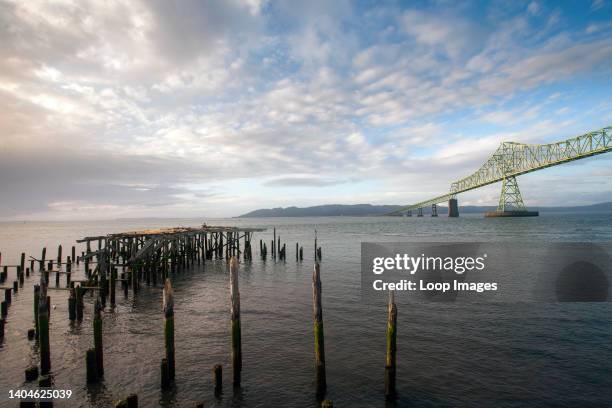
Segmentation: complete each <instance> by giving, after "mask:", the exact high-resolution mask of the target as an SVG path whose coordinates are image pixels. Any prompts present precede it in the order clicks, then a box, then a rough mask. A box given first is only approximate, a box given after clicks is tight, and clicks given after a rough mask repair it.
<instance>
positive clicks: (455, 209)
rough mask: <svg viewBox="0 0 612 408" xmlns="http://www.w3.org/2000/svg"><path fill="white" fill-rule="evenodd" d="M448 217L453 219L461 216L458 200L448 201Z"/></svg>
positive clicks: (451, 199)
mask: <svg viewBox="0 0 612 408" xmlns="http://www.w3.org/2000/svg"><path fill="white" fill-rule="evenodd" d="M448 216H449V217H453V218H455V217H458V216H459V204H458V203H457V199H456V198H450V199H449V200H448Z"/></svg>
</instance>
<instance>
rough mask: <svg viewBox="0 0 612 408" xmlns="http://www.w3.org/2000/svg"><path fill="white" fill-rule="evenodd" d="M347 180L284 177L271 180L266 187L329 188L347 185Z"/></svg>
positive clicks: (266, 183)
mask: <svg viewBox="0 0 612 408" xmlns="http://www.w3.org/2000/svg"><path fill="white" fill-rule="evenodd" d="M346 182H347V181H346V180H333V179H322V178H313V177H283V178H277V179H273V180H269V181H267V182H265V183H264V185H266V186H269V187H328V186H335V185H338V184H343V183H346Z"/></svg>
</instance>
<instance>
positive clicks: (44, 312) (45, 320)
mask: <svg viewBox="0 0 612 408" xmlns="http://www.w3.org/2000/svg"><path fill="white" fill-rule="evenodd" d="M48 299H49V298H48V297H47V285H46V284H45V283H44V282H41V285H40V296H39V301H38V349H39V351H40V372H41V374H48V373H49V371H51V348H50V345H49V303H48Z"/></svg>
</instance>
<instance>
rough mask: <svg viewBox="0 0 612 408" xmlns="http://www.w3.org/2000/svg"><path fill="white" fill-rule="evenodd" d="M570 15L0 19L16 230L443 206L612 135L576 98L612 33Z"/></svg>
mask: <svg viewBox="0 0 612 408" xmlns="http://www.w3.org/2000/svg"><path fill="white" fill-rule="evenodd" d="M535 4H537V5H538V7H536V6H535ZM584 12H585V13H590V10H588V5H587V6H585V11H584ZM569 13H570V11H569V10H564V9H563V7H562V6H560V7H559V8H558V11H551V10H549V9H547V7H545V4H540V3H530V4H529V5H525V4H521V5H520V7H519V6H516V7H509V8H504V9H503V10H502V9H500V8H496V7H495V5H494V4H492V5H490V6H488V9H487V10H476V7H475V6H474V5H469V4H467V5H458V6H452V7H451V6H450V5H449V6H448V7H444V8H443V9H442V8H439V7H436V6H435V5H432V6H428V7H423V8H414V7H410V8H401V7H399V6H394V5H384V6H380V5H377V6H366V5H363V4H358V3H352V2H348V1H338V2H333V3H330V2H324V1H314V2H301V3H296V2H285V1H280V2H267V1H257V0H245V1H239V0H231V1H211V2H204V3H202V2H198V1H195V0H193V1H192V0H189V1H184V2H167V1H161V0H159V1H157V0H156V1H151V2H145V1H129V2H128V1H121V0H111V1H105V2H97V1H87V0H86V1H82V2H71V1H61V2H53V3H41V2H18V1H12V0H7V1H4V2H1V3H0V37H1V38H2V42H0V58H2V61H3V64H2V65H0V175H1V176H0V191H2V192H3V200H2V202H1V203H0V218H19V217H21V218H28V217H38V218H45V217H47V216H48V217H56V218H57V217H60V218H61V217H66V218H70V217H72V215H71V214H72V213H75V214H79V216H82V217H95V216H97V215H99V216H101V217H112V216H115V215H117V214H120V215H121V216H132V215H135V216H138V215H141V214H147V215H160V214H161V215H169V214H171V215H174V214H176V215H181V214H192V215H193V214H197V215H200V214H202V213H206V214H215V215H235V214H236V213H238V212H240V211H241V209H244V210H247V209H249V208H244V207H245V206H247V205H256V204H258V205H264V206H269V204H268V203H267V200H276V202H278V203H279V204H283V205H290V204H298V205H302V202H299V200H302V201H304V202H308V203H315V202H316V201H317V200H319V201H321V202H327V201H338V202H350V200H351V199H357V198H359V200H360V201H368V200H371V201H373V202H380V200H382V199H383V198H381V197H393V198H394V200H395V199H398V200H401V199H404V200H412V199H416V198H422V197H418V196H419V194H422V193H429V192H433V191H436V192H438V191H440V190H443V191H444V189H445V188H447V187H448V184H449V181H452V180H450V179H452V178H453V177H455V176H456V175H458V174H464V173H469V172H471V171H473V170H474V169H475V168H477V166H479V165H480V164H481V162H482V160H483V159H484V158H486V156H487V155H488V154H490V149H494V148H495V147H496V146H497V144H498V143H499V141H500V138H504V137H513V138H518V139H523V140H526V139H532V140H534V141H537V140H538V138H545V137H552V136H554V135H555V133H558V131H557V130H555V126H557V127H558V126H564V129H566V130H567V132H569V131H570V130H571V131H576V133H579V132H580V131H586V130H590V128H591V127H592V126H595V127H598V126H601V124H600V123H598V122H597V120H602V119H601V118H602V117H603V118H605V117H606V116H609V115H607V113H608V111H609V109H606V105H602V104H601V103H602V101H601V98H600V99H599V100H596V98H597V92H592V91H594V89H593V88H591V87H589V86H586V85H585V86H584V87H583V88H579V87H577V85H575V83H576V82H578V81H580V79H581V78H587V77H589V78H601V77H603V76H605V75H606V74H608V73H609V66H608V65H609V64H606V63H607V61H609V60H610V59H611V57H612V43H611V42H610V40H609V38H611V37H610V35H609V34H610V30H611V29H612V28H611V26H610V25H608V24H606V23H603V22H601V21H600V20H595V19H593V20H589V19H588V18H586V19H585V21H584V22H583V23H580V22H575V21H574V22H572V24H568V19H570V20H571V15H569ZM602 83H603V81H602ZM547 87H555V89H548V88H547ZM607 88H608V87H607V86H600V89H598V90H600V91H601V90H603V91H607V90H609V89H607ZM555 95H560V96H558V97H556V98H555V97H554V96H555ZM584 95H590V97H589V98H592V99H593V100H588V101H587V100H586V98H584ZM585 104H586V106H584V105H585ZM579 111H580V112H583V115H582V118H581V119H580V120H578V119H573V118H572V119H573V121H572V122H567V123H566V122H563V123H561V124H560V123H558V120H559V119H558V117H559V115H563V114H565V113H566V112H579ZM552 118H555V120H556V121H557V122H551V120H552ZM546 127H549V128H548V129H547V130H545V128H546ZM525 135H527V136H525ZM423 174H427V175H428V176H427V177H424V176H423ZM430 174H431V175H444V177H435V176H429V175H430ZM423 180H426V181H423ZM363 184H367V185H369V186H372V187H371V190H368V191H364V190H363V188H362V186H363ZM326 187H333V188H331V189H330V188H326ZM266 188H274V189H277V190H279V191H281V192H286V191H291V192H292V193H291V196H287V197H285V196H283V194H276V195H275V197H262V196H259V195H258V194H259V193H261V190H262V189H266ZM313 191H321V193H320V195H319V196H317V195H313V194H312V192H313ZM300 192H302V194H301V195H300ZM389 192H391V193H393V194H392V195H391V196H389V195H387V193H389ZM366 198H367V200H365V199H366ZM292 200H298V201H296V202H291V201H292ZM343 200H344V201H343Z"/></svg>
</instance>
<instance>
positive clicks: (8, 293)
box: [4, 286, 14, 305]
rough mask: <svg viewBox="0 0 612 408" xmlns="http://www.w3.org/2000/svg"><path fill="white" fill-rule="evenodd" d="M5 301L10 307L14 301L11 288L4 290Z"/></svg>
mask: <svg viewBox="0 0 612 408" xmlns="http://www.w3.org/2000/svg"><path fill="white" fill-rule="evenodd" d="M13 287H14V286H13ZM4 300H5V301H6V303H7V304H8V305H10V304H11V302H12V301H13V295H12V294H11V289H9V288H6V289H4Z"/></svg>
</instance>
